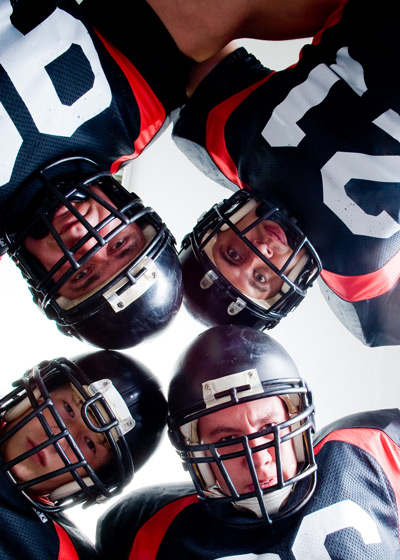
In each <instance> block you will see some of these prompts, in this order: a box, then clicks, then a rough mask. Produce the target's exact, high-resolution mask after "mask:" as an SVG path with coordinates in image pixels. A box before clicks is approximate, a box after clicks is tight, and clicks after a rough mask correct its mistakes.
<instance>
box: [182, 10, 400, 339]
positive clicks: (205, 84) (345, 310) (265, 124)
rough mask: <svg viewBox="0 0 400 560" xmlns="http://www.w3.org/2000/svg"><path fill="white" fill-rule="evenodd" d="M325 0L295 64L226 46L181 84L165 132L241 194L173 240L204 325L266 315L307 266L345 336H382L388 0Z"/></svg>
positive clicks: (392, 154)
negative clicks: (268, 61) (184, 87)
mask: <svg viewBox="0 0 400 560" xmlns="http://www.w3.org/2000/svg"><path fill="white" fill-rule="evenodd" d="M266 4H268V5H270V6H271V9H273V6H272V4H276V3H271V2H267V3H266ZM301 4H302V2H296V3H295V5H296V6H297V7H300V6H301ZM315 4H316V6H319V5H320V3H319V2H316V3H315ZM307 6H308V7H309V3H308V2H304V8H305V11H304V18H305V19H306V18H307V17H308V16H309V14H310V12H308V11H307V9H306V8H307ZM326 6H327V7H329V8H330V11H329V12H327V13H325V20H322V21H321V22H320V25H319V26H318V27H316V28H315V29H314V38H313V40H312V43H311V44H310V45H306V46H305V47H304V48H303V50H302V51H301V55H300V57H299V60H298V62H297V63H296V64H293V65H292V66H290V67H289V68H287V69H285V70H282V71H278V72H274V71H272V70H270V69H267V68H265V67H264V66H262V65H261V64H260V63H259V62H258V61H257V60H256V59H255V58H254V57H253V56H251V55H249V54H248V53H247V52H246V50H244V49H243V48H240V49H236V50H235V49H233V50H232V48H230V49H227V53H228V54H227V56H226V57H225V58H224V59H223V60H222V62H220V63H219V64H218V65H217V66H216V67H215V68H213V69H212V71H211V72H210V73H209V74H208V75H206V76H205V77H204V78H203V79H202V80H201V79H200V76H199V77H197V81H196V84H198V85H197V87H192V89H194V93H193V94H192V96H191V98H190V100H189V102H188V103H187V105H186V107H185V108H183V109H182V111H181V113H180V117H179V119H178V121H177V123H176V125H175V128H174V137H175V141H176V144H177V145H178V147H180V148H181V150H182V151H183V152H184V153H185V154H186V155H187V156H188V157H189V159H191V160H192V161H193V163H194V164H195V165H196V166H198V167H199V168H200V169H202V170H203V171H205V173H206V174H207V175H208V176H209V177H211V178H214V179H215V180H216V181H217V182H219V183H221V184H223V185H224V186H226V187H228V188H230V189H232V190H238V189H241V193H239V194H236V193H235V195H233V196H232V197H231V198H230V199H229V200H226V201H223V202H222V203H221V204H218V205H216V206H215V207H214V208H213V209H211V210H210V211H209V212H208V213H206V214H205V215H204V216H202V217H201V218H200V220H199V222H198V224H197V226H196V227H195V228H194V230H193V231H192V232H191V233H190V234H189V235H188V236H187V238H186V239H184V241H183V244H182V251H181V263H182V265H183V283H184V292H185V295H184V302H186V305H187V307H188V309H189V311H191V313H192V314H193V315H194V316H196V317H197V318H199V319H200V320H202V321H203V322H204V323H205V324H207V325H215V324H225V323H232V322H233V323H237V324H242V325H243V324H244V325H249V326H255V327H257V328H271V327H273V326H274V325H276V324H277V323H278V322H279V321H280V320H281V318H282V317H285V316H286V315H287V313H288V312H289V311H291V310H293V309H294V308H295V307H296V306H297V305H298V304H299V302H300V301H301V300H302V299H303V298H304V296H305V294H306V291H307V289H308V287H309V286H311V285H312V283H313V282H314V280H315V279H316V277H317V276H318V275H319V273H320V279H321V282H320V286H321V289H322V292H323V294H324V296H325V297H326V300H327V302H328V304H329V305H330V306H331V308H332V309H333V311H334V312H335V314H336V315H337V317H338V318H339V320H340V321H341V322H342V323H343V324H344V325H345V326H346V327H347V328H348V330H349V331H350V332H351V333H352V334H353V335H355V336H356V337H357V338H358V339H359V340H361V341H362V342H363V343H364V344H366V345H370V346H383V345H396V344H399V342H400V320H399V314H398V312H397V311H398V308H399V302H400V299H399V298H400V286H399V282H398V280H399V276H400V275H399V271H400V263H399V255H400V252H399V247H400V224H399V221H400V220H399V208H400V198H399V196H400V189H399V183H400V177H399V157H400V144H399V138H400V135H399V114H400V106H399V102H398V96H397V91H398V90H399V87H400V84H399V72H397V71H396V70H395V69H396V63H395V61H394V57H393V53H394V52H395V49H396V34H397V31H396V23H395V22H396V21H397V20H398V17H399V16H400V12H399V10H400V8H399V5H398V3H397V2H395V1H394V0H384V4H382V5H379V8H377V7H376V6H370V7H368V9H366V6H365V3H363V2H360V1H359V0H348V1H346V0H343V1H342V2H339V3H337V5H336V6H335V4H334V3H333V4H332V3H329V2H326ZM332 8H335V9H332ZM277 9H278V10H279V9H280V8H277ZM361 14H362V17H361ZM388 14H390V17H389V18H388ZM278 15H279V12H278ZM389 20H390V21H389ZM271 21H272V22H273V21H274V20H273V18H272V19H270V20H266V19H264V20H261V19H260V23H259V25H260V26H262V22H265V34H264V35H263V38H265V39H268V38H270V39H275V38H276V37H275V36H274V33H273V31H272V30H271V29H270V27H271V25H272V24H271ZM278 21H280V20H279V18H278ZM300 21H301V20H300ZM310 21H314V20H313V19H312V18H311V19H310ZM293 25H295V23H294V22H293ZM289 28H290V26H289ZM261 35H262V34H261V33H260V35H259V36H260V37H261ZM298 36H301V35H300V34H299V35H298ZM321 267H322V270H320V269H321Z"/></svg>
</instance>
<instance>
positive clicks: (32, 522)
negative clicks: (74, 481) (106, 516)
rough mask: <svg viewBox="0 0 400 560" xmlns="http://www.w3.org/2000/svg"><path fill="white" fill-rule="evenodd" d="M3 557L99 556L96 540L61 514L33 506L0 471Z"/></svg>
mask: <svg viewBox="0 0 400 560" xmlns="http://www.w3.org/2000/svg"><path fill="white" fill-rule="evenodd" d="M89 515H90V514H89ZM0 525H1V535H0V560H28V559H29V560H78V559H79V560H97V558H98V555H97V553H96V551H95V548H94V546H93V544H92V543H91V542H90V541H89V540H88V539H87V538H86V537H85V536H84V535H83V534H82V533H80V531H79V530H78V529H77V527H75V526H74V525H73V524H72V523H71V521H70V520H69V519H68V518H67V517H66V516H65V515H62V514H56V515H54V518H52V517H49V516H48V515H45V514H44V513H42V512H39V511H36V510H34V509H33V508H32V507H31V506H30V504H29V502H28V501H27V500H26V499H25V498H24V497H23V496H22V494H20V492H19V491H18V490H16V489H15V488H13V487H12V485H11V484H10V481H9V480H8V479H7V478H6V475H5V474H4V473H2V472H0Z"/></svg>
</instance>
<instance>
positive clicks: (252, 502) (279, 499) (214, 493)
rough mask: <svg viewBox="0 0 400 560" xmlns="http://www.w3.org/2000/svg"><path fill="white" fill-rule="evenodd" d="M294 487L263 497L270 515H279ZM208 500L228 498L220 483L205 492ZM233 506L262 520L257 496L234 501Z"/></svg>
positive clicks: (281, 489) (275, 491)
mask: <svg viewBox="0 0 400 560" xmlns="http://www.w3.org/2000/svg"><path fill="white" fill-rule="evenodd" d="M293 487H294V485H291V486H288V487H286V488H280V489H279V490H274V491H273V492H270V493H269V494H264V495H263V502H264V505H265V509H266V510H267V512H268V515H274V514H276V513H278V511H279V510H280V509H281V507H282V506H283V505H284V504H285V503H286V501H287V499H288V498H289V495H290V493H291V492H292V490H293ZM205 494H206V495H207V497H208V498H226V494H225V493H224V492H223V491H222V490H221V488H220V486H219V485H218V483H216V484H214V485H213V486H212V487H211V488H209V489H208V490H207V492H205ZM231 503H232V505H233V507H234V508H236V509H237V510H239V511H245V512H248V511H251V512H252V513H254V514H255V515H256V516H257V517H258V518H259V519H261V518H262V516H263V514H262V511H261V507H260V504H259V501H258V499H257V497H256V496H253V497H251V498H246V499H244V500H240V501H234V500H232V502H231Z"/></svg>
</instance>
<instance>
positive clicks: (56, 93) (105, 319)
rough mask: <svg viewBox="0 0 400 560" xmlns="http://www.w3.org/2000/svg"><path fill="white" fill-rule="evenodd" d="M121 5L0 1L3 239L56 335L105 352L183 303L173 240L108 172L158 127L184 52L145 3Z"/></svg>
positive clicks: (176, 87)
mask: <svg viewBox="0 0 400 560" xmlns="http://www.w3.org/2000/svg"><path fill="white" fill-rule="evenodd" d="M125 9H126V6H125V2H122V1H121V2H118V3H117V4H114V5H113V7H112V9H110V6H109V5H108V4H106V3H105V4H104V3H103V4H101V5H99V3H98V2H95V1H94V2H92V1H91V0H84V1H83V2H80V5H78V3H77V2H75V1H74V0H60V1H59V2H58V1H56V0H54V1H40V2H34V3H32V2H30V1H29V0H16V1H13V2H8V1H3V2H1V4H0V21H1V23H2V25H1V31H0V37H1V39H0V40H1V45H2V47H1V55H0V58H1V60H0V65H1V70H2V71H1V74H0V102H1V103H0V108H1V109H0V120H1V133H0V135H1V141H0V145H1V147H2V156H1V166H0V184H1V189H0V209H1V215H0V230H1V235H0V237H1V242H0V245H1V246H2V250H3V252H7V251H8V252H9V254H10V255H11V256H12V258H13V260H14V262H15V263H16V264H17V266H19V267H20V268H21V271H22V274H23V276H24V278H25V279H26V280H27V283H28V285H29V288H30V290H31V292H32V294H33V299H34V301H35V302H36V303H37V304H38V305H39V307H40V308H41V310H43V311H44V313H45V314H46V315H47V316H48V317H49V318H51V319H54V320H55V321H56V323H57V325H58V326H59V328H60V330H61V331H62V332H64V333H65V334H69V335H74V336H76V337H77V338H79V339H80V340H83V341H86V342H88V343H90V344H94V345H96V346H99V347H102V348H128V347H130V346H133V345H135V344H137V343H139V342H141V341H142V340H143V339H144V338H146V337H147V336H150V335H152V334H154V333H156V332H158V331H159V330H161V329H162V328H163V327H165V326H166V325H167V324H168V323H169V321H170V320H171V319H172V318H173V317H174V316H175V315H176V313H177V311H178V309H179V306H180V303H181V284H180V281H181V276H180V269H179V262H178V258H177V256H176V253H175V240H174V238H173V236H172V234H171V233H170V232H169V230H168V229H167V228H166V226H165V225H164V224H163V222H162V221H161V219H160V218H159V217H158V216H157V214H156V213H155V212H154V211H153V210H152V209H151V208H148V207H146V206H144V205H143V204H142V202H141V201H140V200H139V198H138V197H137V196H136V195H135V194H133V193H131V194H130V195H128V194H126V193H122V191H123V189H122V188H121V187H118V185H117V183H116V181H115V180H113V178H112V174H115V173H116V172H117V171H118V170H119V169H120V167H121V166H122V165H123V164H124V163H126V162H127V161H131V160H133V159H134V158H136V157H137V156H138V155H139V154H140V153H141V152H142V151H143V149H144V148H145V147H146V146H147V145H148V144H149V143H150V142H151V141H152V140H153V139H154V138H155V137H156V136H157V134H159V133H161V132H162V131H163V130H164V128H166V126H167V125H168V122H169V117H170V115H171V113H172V112H173V111H174V110H175V109H177V107H179V106H180V105H181V104H182V102H183V100H184V99H185V85H186V82H187V73H188V70H189V68H190V67H191V66H192V64H193V60H191V59H189V58H188V57H186V56H185V55H183V54H182V53H181V52H180V51H179V50H178V48H177V46H176V44H175V42H174V40H173V39H172V37H171V36H170V34H169V33H168V31H167V30H166V28H165V27H164V25H163V24H162V22H161V20H160V19H159V18H158V16H157V15H156V13H155V12H154V11H153V10H152V8H151V7H150V6H149V5H148V4H147V2H145V1H144V0H139V1H138V2H135V6H134V12H135V14H134V15H135V17H133V18H131V17H128V18H127V17H123V16H122V14H123V12H124V10H125ZM155 37H156V38H157V39H156V40H154V38H155ZM73 158H77V159H73ZM96 206H101V207H102V209H100V210H99V211H96ZM88 207H90V209H91V210H92V211H91V212H89V213H87V210H88ZM125 245H126V246H125ZM106 262H107V264H106Z"/></svg>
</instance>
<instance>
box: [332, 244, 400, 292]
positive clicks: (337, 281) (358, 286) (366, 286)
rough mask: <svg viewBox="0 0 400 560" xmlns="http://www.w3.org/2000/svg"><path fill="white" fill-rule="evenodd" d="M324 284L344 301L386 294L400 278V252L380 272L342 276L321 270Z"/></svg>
mask: <svg viewBox="0 0 400 560" xmlns="http://www.w3.org/2000/svg"><path fill="white" fill-rule="evenodd" d="M321 277H322V279H323V280H324V282H325V283H326V284H327V285H328V286H329V287H330V288H331V290H333V291H334V292H335V294H337V295H338V296H339V297H341V298H342V299H344V300H346V301H352V302H354V301H363V300H367V299H373V298H375V297H377V296H381V295H383V294H386V293H387V292H388V291H389V290H391V289H392V288H393V287H394V286H395V285H396V283H397V281H398V280H399V278H400V251H399V252H398V253H397V254H396V255H395V256H394V257H392V258H391V259H390V261H389V262H387V263H386V264H385V265H384V266H383V267H382V268H381V269H380V270H376V271H375V272H370V273H369V274H363V275H362V276H342V275H340V274H334V273H333V272H328V271H327V270H323V271H322V272H321Z"/></svg>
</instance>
